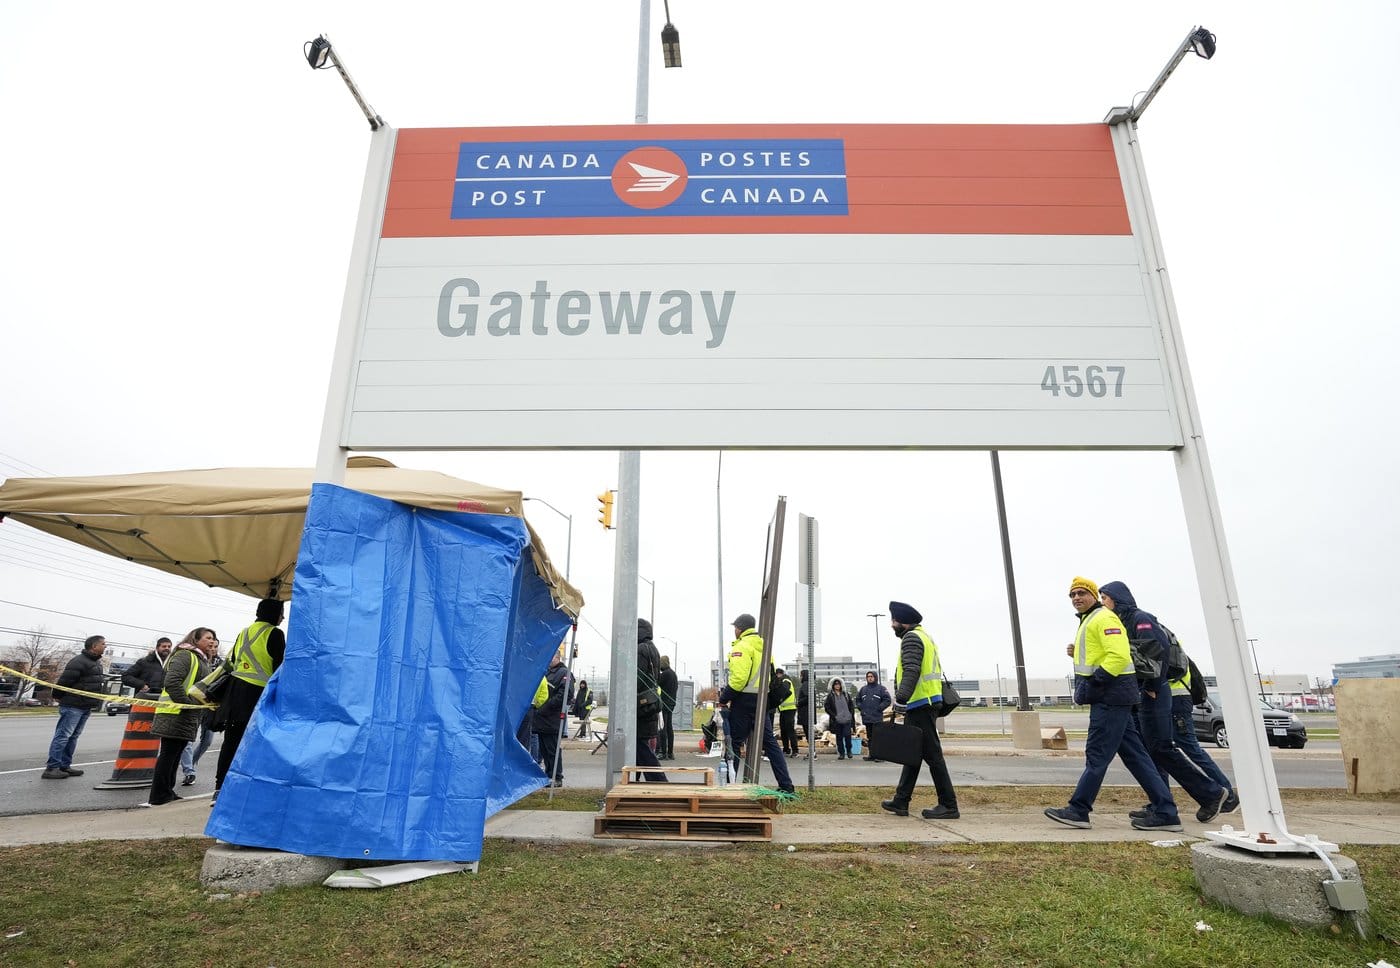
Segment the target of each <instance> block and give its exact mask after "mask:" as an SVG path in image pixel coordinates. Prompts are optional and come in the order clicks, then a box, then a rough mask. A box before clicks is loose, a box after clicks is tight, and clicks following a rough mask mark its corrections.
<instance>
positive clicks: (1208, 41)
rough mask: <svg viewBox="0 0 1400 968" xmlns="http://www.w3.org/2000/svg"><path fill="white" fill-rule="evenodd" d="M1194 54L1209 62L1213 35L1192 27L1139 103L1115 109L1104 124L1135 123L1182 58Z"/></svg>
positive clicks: (1213, 45)
mask: <svg viewBox="0 0 1400 968" xmlns="http://www.w3.org/2000/svg"><path fill="white" fill-rule="evenodd" d="M1193 51H1194V52H1195V54H1196V56H1197V57H1201V58H1204V59H1205V60H1210V59H1211V58H1212V57H1214V56H1215V35H1214V34H1212V33H1211V32H1210V31H1209V30H1207V29H1206V28H1204V27H1192V28H1191V30H1190V32H1189V33H1188V34H1187V35H1186V38H1185V39H1184V40H1182V42H1181V43H1180V44H1179V45H1177V48H1176V51H1175V52H1174V53H1173V54H1172V57H1171V60H1169V61H1167V66H1166V67H1164V68H1162V73H1160V74H1158V75H1157V79H1156V80H1155V81H1153V82H1152V84H1151V86H1149V87H1148V89H1147V93H1146V94H1144V95H1143V98H1142V100H1141V101H1139V102H1138V103H1137V105H1136V106H1133V107H1116V108H1113V109H1112V110H1110V111H1109V112H1108V116H1107V117H1106V118H1104V123H1105V124H1119V123H1121V122H1123V121H1134V122H1135V121H1137V119H1138V118H1140V117H1142V114H1143V112H1144V111H1146V110H1147V106H1148V105H1149V104H1151V103H1152V99H1153V98H1155V97H1156V96H1157V93H1158V92H1159V91H1161V90H1162V87H1163V85H1165V84H1166V83H1167V78H1169V77H1171V76H1172V71H1174V70H1176V68H1177V65H1179V64H1180V63H1181V61H1182V59H1183V58H1185V57H1186V55H1187V54H1189V53H1191V52H1193Z"/></svg>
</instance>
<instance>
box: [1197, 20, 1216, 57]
mask: <svg viewBox="0 0 1400 968" xmlns="http://www.w3.org/2000/svg"><path fill="white" fill-rule="evenodd" d="M1191 49H1192V50H1193V51H1195V53H1196V56H1197V57H1202V58H1204V59H1206V60H1210V59H1211V58H1212V57H1214V56H1215V34H1213V33H1211V32H1210V31H1209V30H1207V29H1206V28H1204V27H1197V28H1196V29H1195V30H1193V31H1192V32H1191Z"/></svg>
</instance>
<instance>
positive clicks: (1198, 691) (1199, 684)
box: [1183, 653, 1209, 706]
mask: <svg viewBox="0 0 1400 968" xmlns="http://www.w3.org/2000/svg"><path fill="white" fill-rule="evenodd" d="M1184 654H1185V653H1183V655H1184ZM1186 666H1187V668H1188V669H1190V670H1191V683H1190V685H1191V704H1192V705H1194V706H1199V705H1200V704H1201V703H1203V702H1205V701H1206V699H1207V698H1209V694H1208V693H1207V692H1206V677H1205V676H1203V675H1201V670H1200V669H1197V668H1196V663H1195V662H1193V661H1192V660H1191V658H1190V657H1189V656H1187V659H1186Z"/></svg>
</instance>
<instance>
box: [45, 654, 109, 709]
mask: <svg viewBox="0 0 1400 968" xmlns="http://www.w3.org/2000/svg"><path fill="white" fill-rule="evenodd" d="M58 684H59V685H60V686H70V687H71V688H73V689H81V690H83V691H84V692H101V691H102V661H101V659H99V658H98V657H97V656H95V655H93V654H92V653H91V652H87V651H83V652H79V653H78V654H77V655H75V656H73V658H71V659H69V660H68V665H66V666H64V667H63V672H62V673H61V674H60V675H59V677H58ZM54 692H56V693H58V704H59V705H60V706H72V707H74V708H75V709H98V708H100V707H101V705H102V700H101V699H92V698H91V697H88V696H75V695H73V694H72V693H71V692H59V690H57V689H55V690H54Z"/></svg>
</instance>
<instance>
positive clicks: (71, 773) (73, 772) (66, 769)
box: [63, 766, 83, 776]
mask: <svg viewBox="0 0 1400 968" xmlns="http://www.w3.org/2000/svg"><path fill="white" fill-rule="evenodd" d="M63 772H64V773H67V774H68V775H69V776H82V775H83V771H82V770H75V769H73V768H72V767H71V766H65V767H64V768H63Z"/></svg>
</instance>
